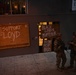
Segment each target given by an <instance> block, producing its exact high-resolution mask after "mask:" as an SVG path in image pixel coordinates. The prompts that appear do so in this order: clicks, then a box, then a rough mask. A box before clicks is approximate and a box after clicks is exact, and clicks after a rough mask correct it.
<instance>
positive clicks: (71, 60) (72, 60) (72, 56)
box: [70, 54, 74, 67]
mask: <svg viewBox="0 0 76 75" xmlns="http://www.w3.org/2000/svg"><path fill="white" fill-rule="evenodd" d="M73 66H74V54H71V55H70V67H73Z"/></svg>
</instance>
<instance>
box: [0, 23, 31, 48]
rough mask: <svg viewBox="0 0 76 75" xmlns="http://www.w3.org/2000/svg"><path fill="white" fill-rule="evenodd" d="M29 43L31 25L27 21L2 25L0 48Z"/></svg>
mask: <svg viewBox="0 0 76 75" xmlns="http://www.w3.org/2000/svg"><path fill="white" fill-rule="evenodd" d="M29 45H30V41H29V26H28V24H27V23H25V24H2V25H0V49H6V48H15V47H24V46H29Z"/></svg>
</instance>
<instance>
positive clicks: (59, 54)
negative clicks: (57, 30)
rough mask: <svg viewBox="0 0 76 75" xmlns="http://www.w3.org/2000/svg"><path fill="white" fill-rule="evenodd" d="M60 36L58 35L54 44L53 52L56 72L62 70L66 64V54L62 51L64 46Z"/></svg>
mask: <svg viewBox="0 0 76 75" xmlns="http://www.w3.org/2000/svg"><path fill="white" fill-rule="evenodd" d="M61 36H62V35H61V34H58V35H57V37H56V39H55V42H54V51H55V52H56V66H57V69H58V70H59V69H64V66H65V63H66V54H65V51H64V48H65V44H64V42H63V41H62V39H61ZM60 64H61V67H60Z"/></svg>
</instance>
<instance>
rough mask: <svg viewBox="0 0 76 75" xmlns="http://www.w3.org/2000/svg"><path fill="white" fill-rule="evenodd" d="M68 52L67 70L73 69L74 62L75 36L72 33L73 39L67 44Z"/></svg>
mask: <svg viewBox="0 0 76 75" xmlns="http://www.w3.org/2000/svg"><path fill="white" fill-rule="evenodd" d="M69 49H70V50H71V51H70V66H68V69H70V68H73V67H74V62H75V61H76V34H75V33H74V32H73V39H72V41H70V42H69Z"/></svg>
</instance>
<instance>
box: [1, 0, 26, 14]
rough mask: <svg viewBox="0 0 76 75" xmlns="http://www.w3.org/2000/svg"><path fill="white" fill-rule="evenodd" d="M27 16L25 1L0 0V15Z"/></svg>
mask: <svg viewBox="0 0 76 75" xmlns="http://www.w3.org/2000/svg"><path fill="white" fill-rule="evenodd" d="M8 14H9V15H10V14H27V0H0V15H8Z"/></svg>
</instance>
